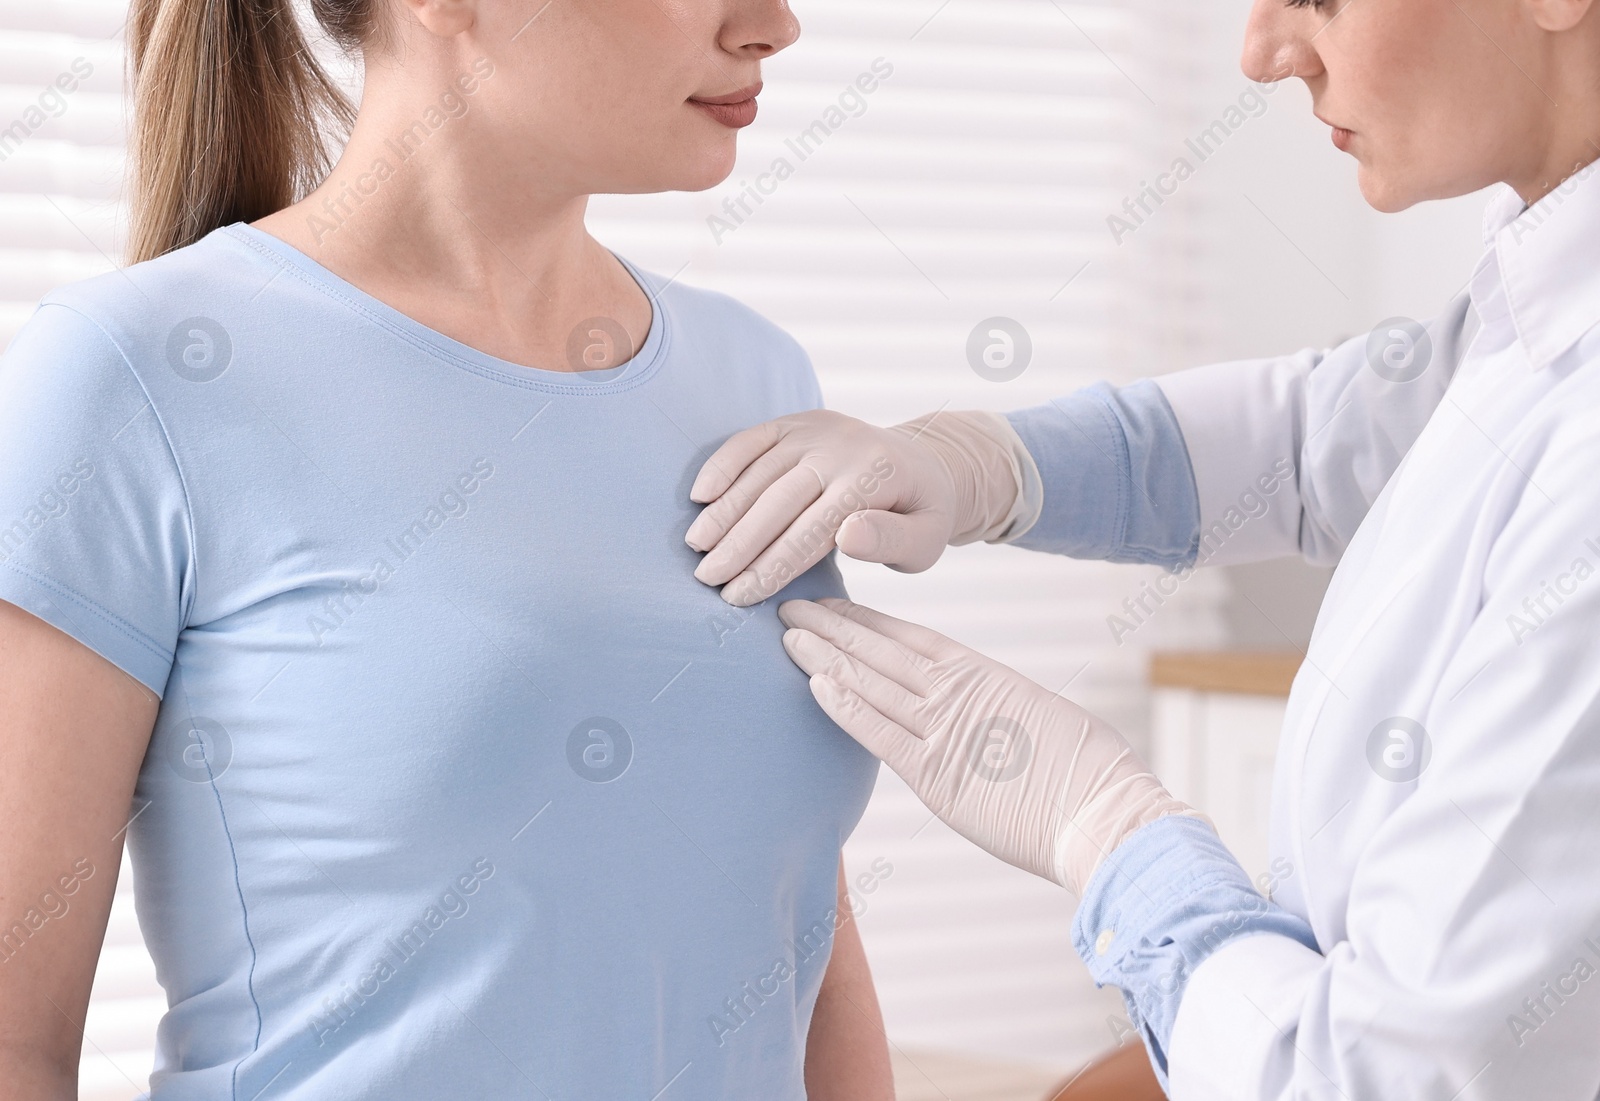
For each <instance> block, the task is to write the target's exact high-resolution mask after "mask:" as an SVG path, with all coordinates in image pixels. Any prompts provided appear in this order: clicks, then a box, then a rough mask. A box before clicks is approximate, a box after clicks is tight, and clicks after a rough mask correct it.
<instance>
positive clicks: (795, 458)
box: [688, 0, 1600, 1101]
mask: <svg viewBox="0 0 1600 1101" xmlns="http://www.w3.org/2000/svg"><path fill="white" fill-rule="evenodd" d="M1245 70H1246V72H1247V73H1248V75H1250V76H1251V77H1253V78H1255V79H1258V80H1273V79H1279V78H1281V77H1282V76H1284V75H1286V74H1293V75H1296V76H1298V77H1300V78H1301V79H1303V80H1304V81H1305V82H1306V84H1307V85H1308V86H1309V88H1310V90H1311V94H1312V98H1313V101H1314V104H1315V111H1316V114H1317V117H1318V118H1319V119H1321V120H1323V121H1324V122H1326V123H1328V124H1329V125H1330V126H1331V127H1332V138H1333V141H1334V143H1335V144H1336V145H1337V146H1338V147H1339V148H1340V149H1342V150H1345V151H1347V152H1349V153H1350V154H1351V155H1352V156H1354V157H1355V158H1356V160H1357V162H1358V164H1359V166H1360V181H1361V189H1362V192H1363V194H1364V195H1365V196H1366V198H1367V199H1368V201H1369V202H1370V203H1371V204H1372V205H1373V206H1374V207H1376V208H1378V209H1380V210H1385V211H1393V210H1400V209H1403V208H1405V207H1407V206H1410V205H1411V204H1413V203H1416V202H1419V201H1422V200H1426V199H1432V198H1439V197H1445V196H1451V195H1460V194H1465V193H1467V192H1472V191H1476V190H1478V189H1479V188H1483V187H1488V186H1490V185H1492V184H1496V183H1500V184H1504V185H1508V186H1504V187H1501V188H1500V189H1499V192H1498V194H1497V195H1496V196H1495V198H1494V200H1493V202H1492V204H1491V206H1490V208H1489V212H1488V216H1487V219H1486V223H1485V239H1486V243H1487V245H1488V248H1487V250H1486V251H1485V253H1484V255H1483V258H1482V260H1481V261H1480V262H1479V264H1478V266H1477V268H1476V270H1475V271H1474V273H1473V275H1472V277H1471V280H1470V282H1469V283H1468V284H1467V286H1466V287H1465V288H1464V289H1463V293H1462V294H1461V295H1459V296H1458V297H1457V299H1456V300H1455V301H1454V302H1452V303H1451V304H1450V305H1449V306H1448V307H1447V308H1446V309H1445V311H1444V312H1443V313H1442V314H1441V316H1439V317H1438V318H1436V319H1435V320H1434V321H1432V322H1430V323H1429V324H1428V325H1426V326H1423V325H1418V324H1416V323H1415V322H1409V321H1405V320H1404V319H1399V320H1396V321H1394V322H1390V323H1386V324H1384V325H1381V326H1379V327H1378V328H1377V329H1376V330H1375V331H1374V332H1373V333H1372V334H1371V335H1370V336H1363V337H1361V338H1358V339H1356V340H1353V341H1350V342H1348V343H1346V344H1344V345H1342V346H1340V347H1338V348H1334V349H1331V350H1329V351H1327V352H1309V351H1308V352H1303V353H1301V354H1299V355H1296V356H1289V357H1282V358H1277V359H1266V360H1257V361H1251V362H1245V363H1233V364H1224V365H1220V366H1214V367H1202V368H1198V369H1195V370H1191V371H1180V372H1178V373H1176V374H1173V375H1168V376H1165V377H1163V378H1161V379H1159V380H1154V381H1150V380H1146V381H1144V382H1140V383H1136V384H1134V385H1133V386H1129V387H1124V388H1122V389H1120V390H1114V389H1112V388H1111V387H1108V386H1103V385H1102V386H1097V387H1094V388H1091V389H1090V390H1088V391H1084V392H1080V393H1078V394H1074V395H1070V396H1067V397H1065V398H1062V399H1061V400H1059V401H1057V402H1055V403H1053V404H1052V405H1049V406H1045V407H1042V408H1039V409H1034V410H1027V411H1023V412H1020V413H1015V414H1012V415H1011V416H1010V418H1009V423H1010V427H1011V428H1012V429H1013V430H1014V432H1013V436H1012V438H1011V439H1010V440H1008V441H1006V443H1005V444H1004V445H996V444H995V443H993V442H992V440H991V435H990V434H989V433H986V432H980V431H978V428H979V427H980V426H981V425H982V424H984V423H986V422H985V421H984V419H983V418H981V417H977V416H975V415H971V414H949V415H946V416H943V417H940V418H938V419H937V420H935V421H933V425H934V426H935V428H936V429H937V431H938V435H937V437H935V435H934V429H929V430H928V431H922V432H919V431H915V430H912V431H905V430H901V431H896V430H883V429H877V428H874V427H872V426H869V425H864V424H860V423H859V422H854V421H850V420H849V419H848V418H844V417H839V416H837V415H828V414H820V413H812V414H803V415H800V416H798V417H793V418H788V419H784V420H780V421H778V422H776V423H775V424H772V425H767V426H763V427H761V428H758V429H754V430H751V431H749V432H747V433H742V434H741V435H739V436H737V437H735V438H734V439H733V440H731V441H730V442H729V443H728V444H727V445H726V446H725V448H724V449H723V450H721V451H720V452H719V453H718V454H717V455H716V456H714V457H713V460H712V462H711V463H710V464H708V465H707V467H706V469H705V471H704V472H703V473H702V475H701V476H700V479H699V481H698V483H697V485H696V486H695V496H696V498H697V499H699V500H702V501H708V502H716V503H714V504H712V505H711V506H710V507H709V508H707V509H706V511H705V512H704V513H703V514H702V516H701V517H700V518H699V519H698V520H697V521H696V523H695V525H694V526H693V527H691V528H690V529H689V532H688V535H689V540H690V542H691V545H693V546H695V547H697V548H699V549H704V550H708V551H709V553H708V554H707V555H706V557H705V559H704V561H703V562H701V563H700V565H699V566H698V569H699V571H700V575H701V577H702V579H703V580H705V581H707V582H709V583H712V584H724V583H726V584H727V585H728V586H729V588H728V589H727V593H728V597H729V599H730V601H734V602H749V601H754V600H760V599H762V598H763V597H764V596H766V595H768V594H769V593H770V592H771V591H772V586H773V584H774V579H780V578H782V577H784V576H788V575H791V574H792V572H793V570H794V569H795V568H799V567H803V566H804V565H805V564H806V562H807V561H808V560H809V559H808V557H806V556H796V555H795V554H794V552H793V550H792V548H793V547H794V546H796V545H797V544H796V542H795V540H796V537H797V533H796V530H795V529H793V528H791V525H796V526H797V528H798V531H801V532H804V533H805V535H806V537H807V538H808V539H809V540H810V545H812V546H815V547H817V548H820V550H822V551H826V550H827V549H830V548H831V547H832V546H833V544H834V542H835V541H837V544H838V546H839V547H841V548H842V549H844V550H846V551H847V552H848V553H851V554H853V555H856V556H858V557H863V558H868V559H871V560H875V561H881V562H887V563H891V564H894V565H897V566H900V567H902V568H926V567H927V566H928V565H931V564H932V562H933V561H934V560H935V559H936V558H937V557H938V556H939V553H940V551H941V550H942V548H943V545H944V544H945V543H946V542H947V541H949V540H950V538H951V537H952V536H955V537H957V538H965V537H966V536H967V535H968V534H970V532H971V531H973V530H974V518H984V517H998V516H1006V515H1011V514H1013V513H1016V514H1018V515H1016V516H1015V517H1014V521H1013V523H1012V524H1011V525H1009V526H1008V527H1006V528H1005V529H1003V530H1001V531H999V532H997V535H998V536H999V537H1001V538H1014V539H1017V540H1018V541H1019V542H1020V543H1021V544H1022V545H1024V546H1030V547H1033V548H1036V549H1040V550H1048V551H1055V552H1058V553H1066V554H1075V555H1079V556H1083V557H1101V558H1113V559H1117V560H1122V561H1141V562H1155V563H1162V564H1166V565H1170V566H1173V567H1176V568H1179V569H1187V568H1189V567H1192V566H1193V565H1195V564H1196V563H1197V562H1199V563H1227V562H1240V561H1248V560H1251V559H1260V558H1267V557H1271V556H1274V555H1285V554H1296V553H1298V554H1302V555H1304V556H1306V557H1307V558H1309V559H1311V560H1313V561H1317V562H1330V563H1331V562H1335V561H1336V562H1338V571H1337V573H1336V574H1335V576H1334V579H1333V584H1332V586H1331V587H1330V589H1329V590H1328V595H1327V600H1326V603H1325V605H1324V607H1323V609H1322V613H1321V615H1320V617H1319V619H1318V621H1317V626H1316V631H1315V634H1314V636H1313V638H1312V640H1311V644H1310V648H1309V651H1308V653H1307V655H1306V660H1305V663H1304V666H1303V667H1302V669H1301V671H1300V674H1299V676H1298V677H1297V678H1296V680H1295V683H1294V689H1293V692H1292V693H1291V695H1290V699H1289V708H1288V718H1287V722H1286V725H1285V729H1284V737H1283V744H1282V746H1281V747H1280V750H1279V756H1278V771H1277V777H1276V784H1275V789H1274V800H1273V818H1274V823H1273V836H1272V848H1273V861H1272V878H1271V880H1270V881H1269V884H1268V885H1269V886H1270V887H1271V888H1272V890H1271V891H1270V894H1271V901H1268V900H1266V899H1263V898H1262V897H1261V895H1260V894H1259V893H1258V892H1257V891H1256V885H1254V884H1252V883H1251V882H1250V880H1249V879H1248V878H1247V877H1246V876H1245V874H1244V873H1243V871H1242V870H1241V869H1240V868H1239V866H1238V864H1237V863H1236V862H1235V861H1234V859H1233V857H1232V856H1231V855H1230V854H1229V853H1228V852H1227V850H1226V849H1225V848H1223V847H1222V845H1221V843H1220V842H1219V841H1218V840H1217V837H1216V835H1215V833H1213V832H1212V831H1211V829H1210V828H1209V826H1208V825H1206V823H1205V822H1204V821H1203V820H1199V819H1198V818H1197V817H1196V816H1195V815H1194V813H1193V812H1192V811H1191V810H1190V809H1189V808H1187V807H1185V806H1184V805H1183V804H1182V803H1180V802H1178V801H1177V800H1175V799H1173V798H1172V797H1171V796H1170V795H1168V794H1167V793H1166V792H1165V791H1164V790H1163V789H1162V788H1161V785H1160V783H1159V782H1158V781H1157V779H1156V778H1155V777H1154V776H1152V775H1151V774H1150V773H1149V772H1148V771H1147V770H1146V769H1145V768H1144V767H1143V765H1141V764H1140V763H1139V762H1138V761H1137V760H1136V759H1135V758H1133V756H1132V755H1131V754H1130V753H1129V751H1128V749H1127V746H1126V744H1125V743H1124V742H1123V741H1122V739H1121V738H1120V737H1119V736H1118V735H1117V733H1116V732H1115V731H1113V730H1110V729H1109V728H1107V727H1106V726H1105V725H1104V724H1103V723H1101V722H1099V721H1098V720H1096V719H1094V718H1093V717H1092V716H1090V715H1087V714H1085V713H1084V712H1083V711H1082V710H1080V709H1078V708H1076V707H1074V706H1073V705H1072V704H1071V703H1069V702H1067V701H1065V700H1062V699H1060V698H1059V697H1057V696H1056V695H1055V694H1053V693H1052V692H1051V691H1050V690H1049V689H1048V688H1041V687H1040V686H1038V685H1036V684H1033V683H1031V682H1029V681H1027V680H1025V679H1024V678H1022V677H1021V676H1019V675H1018V674H1016V673H1015V672H1013V671H1011V670H1009V669H1006V668H1004V667H1002V666H999V665H997V664H996V663H994V662H992V661H990V660H988V659H987V658H984V657H982V656H981V655H978V654H975V653H973V652H972V651H970V650H967V649H966V648H964V647H962V646H959V645H957V644H956V643H953V642H951V641H950V640H948V639H944V638H942V637H940V636H938V635H936V634H934V633H933V632H931V631H928V630H926V629H923V628H920V627H916V626H913V625H911V624H906V623H901V622H898V621H896V620H892V619H889V618H888V617H885V616H880V615H877V614H876V613H873V612H870V611H868V610H866V609H861V608H857V607H855V606H853V605H849V604H847V603H843V602H838V603H835V602H832V601H828V602H824V603H823V604H818V603H814V602H807V601H797V602H792V603H789V604H786V605H784V606H783V608H782V609H781V614H782V615H783V617H784V618H785V620H786V621H787V622H789V623H790V624H791V625H792V627H793V630H792V631H791V632H790V633H789V635H788V637H787V639H786V641H787V644H788V646H789V649H790V652H791V653H792V654H793V655H794V657H795V660H796V661H797V662H798V663H799V664H800V665H801V666H802V667H803V668H804V669H806V670H807V671H808V672H809V673H811V674H813V680H812V686H813V690H814V692H815V693H816V696H817V698H818V700H819V701H820V702H821V703H822V705H823V706H824V707H825V708H826V709H827V710H828V712H829V714H831V715H832V716H834V718H835V719H837V720H838V721H839V723H840V724H841V725H842V726H843V727H844V728H845V729H847V730H848V731H850V732H851V733H852V734H853V735H855V736H856V737H857V738H859V739H860V740H861V741H862V742H863V743H864V744H866V745H867V746H868V747H870V748H871V749H873V750H874V751H875V752H877V753H878V754H880V755H881V756H883V757H884V758H885V759H886V760H887V761H888V762H889V763H890V764H891V765H892V766H893V767H894V768H895V770H896V771H897V772H899V773H900V775H901V776H903V777H904V778H905V779H906V780H907V781H908V782H909V783H910V784H911V785H912V787H914V788H915V789H916V790H917V791H918V792H919V794H921V795H922V797H923V798H924V800H925V801H927V802H928V804H929V806H930V807H932V808H934V809H935V810H937V811H938V813H939V814H940V815H941V816H942V817H944V818H945V820H946V821H948V822H950V823H951V824H952V825H953V826H955V827H956V828H957V829H959V830H961V831H963V832H964V833H965V834H966V835H967V836H968V837H970V838H972V839H973V840H974V841H976V842H977V843H979V844H981V845H984V846H985V847H987V848H989V849H990V850H991V851H993V852H995V853H996V854H998V855H1000V856H1002V857H1004V858H1005V859H1007V860H1010V861H1012V862H1013V863H1015V864H1018V865H1019V866H1021V867H1024V868H1027V869H1029V870H1032V871H1034V872H1037V873H1038V874H1040V875H1043V876H1046V877H1048V878H1051V879H1053V880H1055V881H1057V882H1059V883H1061V884H1062V885H1064V886H1066V887H1068V888H1070V889H1072V890H1073V891H1075V892H1078V893H1079V894H1080V895H1081V896H1082V901H1081V905H1080V906H1079V909H1078V915H1077V918H1076V921H1075V924H1074V928H1073V930H1072V936H1073V942H1074V945H1075V946H1076V947H1077V949H1078V951H1079V953H1080V955H1081V956H1082V957H1083V959H1084V961H1085V963H1086V964H1087V965H1088V967H1089V969H1090V971H1091V973H1092V974H1093V975H1094V976H1095V978H1096V979H1097V980H1098V981H1100V982H1101V983H1105V984H1110V985H1115V986H1118V987H1120V988H1121V989H1122V990H1123V992H1124V994H1125V997H1126V998H1127V1001H1128V1006H1129V1010H1130V1014H1131V1016H1132V1020H1133V1021H1134V1022H1135V1023H1136V1024H1137V1025H1138V1026H1139V1028H1140V1030H1141V1031H1142V1033H1143V1036H1144V1039H1145V1042H1146V1044H1147V1046H1148V1048H1149V1051H1150V1054H1151V1057H1152V1063H1153V1065H1154V1067H1155V1069H1156V1071H1157V1072H1158V1073H1159V1074H1160V1076H1161V1078H1162V1080H1163V1081H1164V1082H1165V1083H1167V1084H1168V1085H1169V1086H1170V1088H1171V1092H1172V1095H1173V1096H1174V1097H1179V1098H1204V1099H1218V1101H1221V1099H1229V1101H1244V1099H1254V1098H1261V1099H1267V1098H1284V1099H1287V1098H1347V1099H1357V1101H1359V1099H1367V1098H1430V1099H1435V1098H1436V1099H1439V1101H1449V1099H1455V1098H1459V1099H1462V1101H1467V1099H1494V1101H1499V1099H1505V1101H1522V1099H1525V1098H1557V1097H1560V1098H1572V1099H1574V1101H1576V1099H1579V1098H1585V1099H1587V1098H1593V1097H1594V1096H1595V1095H1596V1092H1597V1090H1600V1046H1597V1045H1596V1044H1595V1035H1596V1033H1597V1031H1600V995H1597V994H1596V993H1595V991H1594V990H1593V989H1592V984H1591V982H1590V980H1591V979H1593V978H1594V976H1595V975H1596V974H1600V875H1596V873H1595V858H1594V854H1595V851H1596V850H1597V849H1600V816H1597V815H1596V813H1595V809H1594V808H1595V803H1596V798H1597V794H1600V679H1597V678H1596V676H1595V670H1596V668H1600V629H1597V628H1600V579H1597V578H1596V574H1597V573H1600V489H1597V486H1596V476H1595V474H1596V471H1597V470H1600V431H1597V425H1600V265H1597V261H1596V257H1597V256H1600V179H1596V178H1595V177H1596V176H1597V175H1600V173H1597V172H1596V171H1595V167H1594V165H1595V161H1596V157H1597V156H1600V10H1597V8H1596V5H1595V3H1594V0H1383V2H1376V3H1375V2H1372V0H1326V2H1316V0H1313V2H1311V3H1300V2H1291V3H1287V4H1286V3H1284V0H1257V3H1256V5H1255V7H1254V10H1253V12H1252V16H1251V21H1250V26H1249V30H1248V32H1247V37H1246V44H1245ZM991 427H992V426H991ZM930 441H931V442H932V443H933V445H934V446H929V442H930ZM875 461H888V462H890V463H891V464H892V465H893V466H894V467H895V468H896V470H897V471H899V472H900V476H899V477H898V478H897V479H896V480H895V481H893V482H892V483H886V484H885V485H883V486H881V487H879V488H878V489H877V490H876V492H874V493H871V494H864V495H863V499H862V500H860V501H859V502H857V503H856V504H855V505H854V506H851V507H838V506H834V505H827V506H817V505H813V504H812V501H813V500H816V499H817V498H816V495H817V493H818V492H819V488H818V487H819V486H820V492H821V493H822V494H823V495H824V496H823V498H822V499H823V500H824V501H826V500H828V499H829V498H830V497H831V496H832V492H833V487H835V486H838V485H846V484H850V483H851V482H852V481H853V479H854V478H855V477H857V476H858V475H859V473H860V472H862V471H863V470H865V469H868V468H869V466H870V464H871V463H872V462H875ZM802 467H804V468H805V469H804V473H805V478H806V479H808V481H809V488H807V483H806V481H804V480H802V479H801V478H799V477H798V476H797V477H794V478H789V477H788V475H789V473H790V472H792V471H798V470H800V469H801V468H802ZM828 508H832V510H833V511H832V513H831V514H830V513H828V512H827V509H828ZM786 532H788V534H786ZM834 537H836V540H835V538H834ZM1070 1095H1071V1091H1069V1092H1068V1093H1067V1094H1064V1095H1063V1096H1064V1097H1065V1096H1070Z"/></svg>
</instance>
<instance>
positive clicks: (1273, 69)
mask: <svg viewBox="0 0 1600 1101" xmlns="http://www.w3.org/2000/svg"><path fill="white" fill-rule="evenodd" d="M1326 25H1327V24H1326V22H1325V21H1324V20H1323V18H1322V17H1321V16H1320V15H1318V14H1317V12H1316V10H1315V9H1314V8H1311V7H1290V6H1289V5H1288V4H1285V3H1284V2H1283V0H1255V3H1254V4H1253V5H1252V6H1251V9H1250V21H1249V23H1248V24H1247V25H1246V27H1245V32H1244V55H1243V56H1242V57H1241V58H1240V59H1239V67H1240V68H1241V69H1243V70H1244V75H1245V76H1247V77H1249V78H1250V79H1251V80H1253V81H1255V82H1256V83H1258V84H1272V83H1275V82H1276V81H1279V80H1287V79H1288V78H1289V77H1295V76H1297V77H1299V78H1300V79H1301V80H1310V79H1312V78H1313V77H1317V76H1320V75H1321V74H1322V71H1323V69H1322V58H1321V57H1320V56H1319V55H1318V54H1317V50H1316V46H1315V45H1314V43H1313V38H1314V37H1315V35H1316V33H1317V32H1318V31H1319V30H1321V29H1322V28H1323V27H1324V26H1326Z"/></svg>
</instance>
